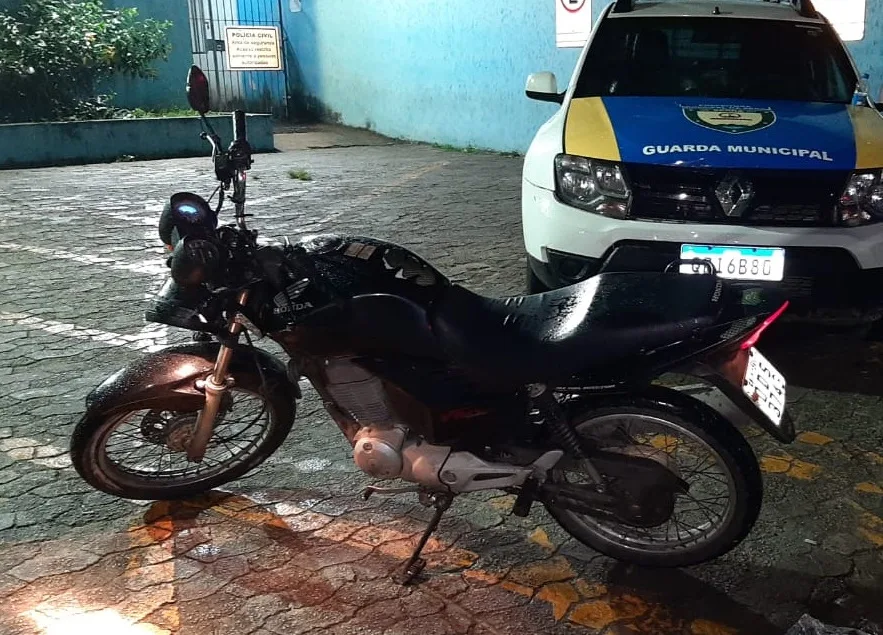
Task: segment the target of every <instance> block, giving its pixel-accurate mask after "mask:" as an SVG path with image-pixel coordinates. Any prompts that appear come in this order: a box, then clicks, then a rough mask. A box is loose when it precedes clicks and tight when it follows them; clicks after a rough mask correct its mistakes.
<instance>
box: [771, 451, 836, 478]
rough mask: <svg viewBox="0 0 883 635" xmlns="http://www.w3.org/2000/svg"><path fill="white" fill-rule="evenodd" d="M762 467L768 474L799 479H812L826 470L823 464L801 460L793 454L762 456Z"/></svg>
mask: <svg viewBox="0 0 883 635" xmlns="http://www.w3.org/2000/svg"><path fill="white" fill-rule="evenodd" d="M760 469H761V471H762V472H766V473H767V474H784V475H785V476H789V477H791V478H794V479H797V480H799V481H812V480H814V479H816V478H818V477H819V476H820V475H821V474H822V472H823V471H824V470H823V468H822V466H821V465H816V464H815V463H809V462H807V461H801V460H800V459H798V458H795V457H793V456H788V455H786V456H769V455H765V456H762V457H760Z"/></svg>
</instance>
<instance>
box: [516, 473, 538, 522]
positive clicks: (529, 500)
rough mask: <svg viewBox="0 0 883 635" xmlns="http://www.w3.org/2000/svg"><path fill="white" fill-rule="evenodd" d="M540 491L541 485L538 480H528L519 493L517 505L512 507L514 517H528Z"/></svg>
mask: <svg viewBox="0 0 883 635" xmlns="http://www.w3.org/2000/svg"><path fill="white" fill-rule="evenodd" d="M539 491H540V484H539V483H538V482H537V481H536V479H532V478H529V479H527V480H526V481H525V482H524V485H522V486H521V491H519V492H518V497H517V498H516V499H515V504H514V505H513V506H512V515H513V516H520V517H521V518H526V517H527V515H528V514H530V508H531V507H532V506H533V502H534V500H535V499H536V497H537V493H538V492H539Z"/></svg>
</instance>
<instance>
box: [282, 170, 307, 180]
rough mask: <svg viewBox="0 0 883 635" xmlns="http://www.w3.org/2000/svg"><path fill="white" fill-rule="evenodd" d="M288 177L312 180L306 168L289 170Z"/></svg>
mask: <svg viewBox="0 0 883 635" xmlns="http://www.w3.org/2000/svg"><path fill="white" fill-rule="evenodd" d="M288 178H289V179H295V180H297V181H312V180H313V177H312V176H310V173H309V172H307V171H306V170H289V171H288Z"/></svg>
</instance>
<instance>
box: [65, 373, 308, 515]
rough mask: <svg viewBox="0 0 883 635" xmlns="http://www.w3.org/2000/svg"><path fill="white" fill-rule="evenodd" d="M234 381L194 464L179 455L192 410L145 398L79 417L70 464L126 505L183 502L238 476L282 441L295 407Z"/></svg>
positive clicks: (252, 384)
mask: <svg viewBox="0 0 883 635" xmlns="http://www.w3.org/2000/svg"><path fill="white" fill-rule="evenodd" d="M235 379H236V383H235V385H234V387H233V388H232V389H230V390H229V391H228V392H227V393H226V394H225V395H224V399H223V401H222V404H221V411H220V412H219V414H218V418H217V421H216V423H215V427H214V431H213V433H212V437H211V439H210V440H209V442H208V446H207V448H206V454H205V458H204V459H203V460H202V461H201V462H199V463H195V462H192V461H190V460H188V458H187V454H186V447H187V443H188V442H189V439H190V435H191V434H192V431H193V428H194V425H195V423H196V417H197V414H198V411H175V410H166V409H163V408H162V407H156V400H152V401H151V404H150V406H151V407H150V408H139V404H137V403H135V404H132V406H131V407H130V409H128V410H127V411H125V412H121V413H120V412H118V413H115V414H113V415H111V416H106V417H101V416H95V415H90V414H87V415H86V416H84V417H83V419H82V420H80V422H79V423H78V424H77V426H76V428H75V430H74V433H73V437H72V440H71V459H72V461H73V464H74V467H75V468H76V470H77V472H78V473H79V474H80V476H82V477H83V479H85V480H86V482H88V483H89V484H90V485H91V486H92V487H94V488H95V489H98V490H100V491H102V492H106V493H108V494H112V495H114V496H118V497H120V498H128V499H134V500H173V499H180V498H189V497H192V496H196V495H198V494H201V493H204V492H206V491H208V490H211V489H212V488H215V487H218V486H220V485H223V484H224V483H228V482H230V481H233V480H235V479H237V478H240V477H241V476H244V475H245V474H246V473H248V472H250V471H251V470H253V469H254V468H255V467H257V466H258V465H260V464H261V463H262V462H263V461H264V460H265V459H266V458H267V457H269V456H270V455H271V454H273V452H275V451H276V449H278V448H279V446H280V445H281V444H282V442H283V441H284V440H285V438H286V437H287V436H288V433H289V431H290V430H291V426H292V425H293V423H294V414H295V403H294V401H289V400H288V399H285V398H279V397H274V396H273V395H269V394H265V393H264V391H263V389H262V387H261V385H260V382H259V381H257V380H255V379H253V378H246V377H241V378H240V377H237V378H235Z"/></svg>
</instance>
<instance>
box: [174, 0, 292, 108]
mask: <svg viewBox="0 0 883 635" xmlns="http://www.w3.org/2000/svg"><path fill="white" fill-rule="evenodd" d="M188 1H189V3H190V38H191V42H192V45H193V63H194V64H196V65H197V66H199V67H200V68H202V69H203V71H205V74H206V75H207V76H208V78H209V82H210V83H211V87H212V109H213V110H216V111H231V110H245V111H247V112H254V113H271V114H272V115H274V116H275V117H277V118H281V119H286V118H287V117H288V81H287V75H286V70H285V55H284V51H285V47H286V45H287V40H286V38H285V30H284V28H283V25H282V0H188ZM228 26H263V27H276V28H278V29H279V43H280V46H281V48H282V51H281V53H280V54H281V57H282V66H283V69H282V70H279V71H276V70H249V71H242V70H230V68H229V64H228V58H227V43H226V41H225V37H224V35H225V29H226V27H228Z"/></svg>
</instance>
